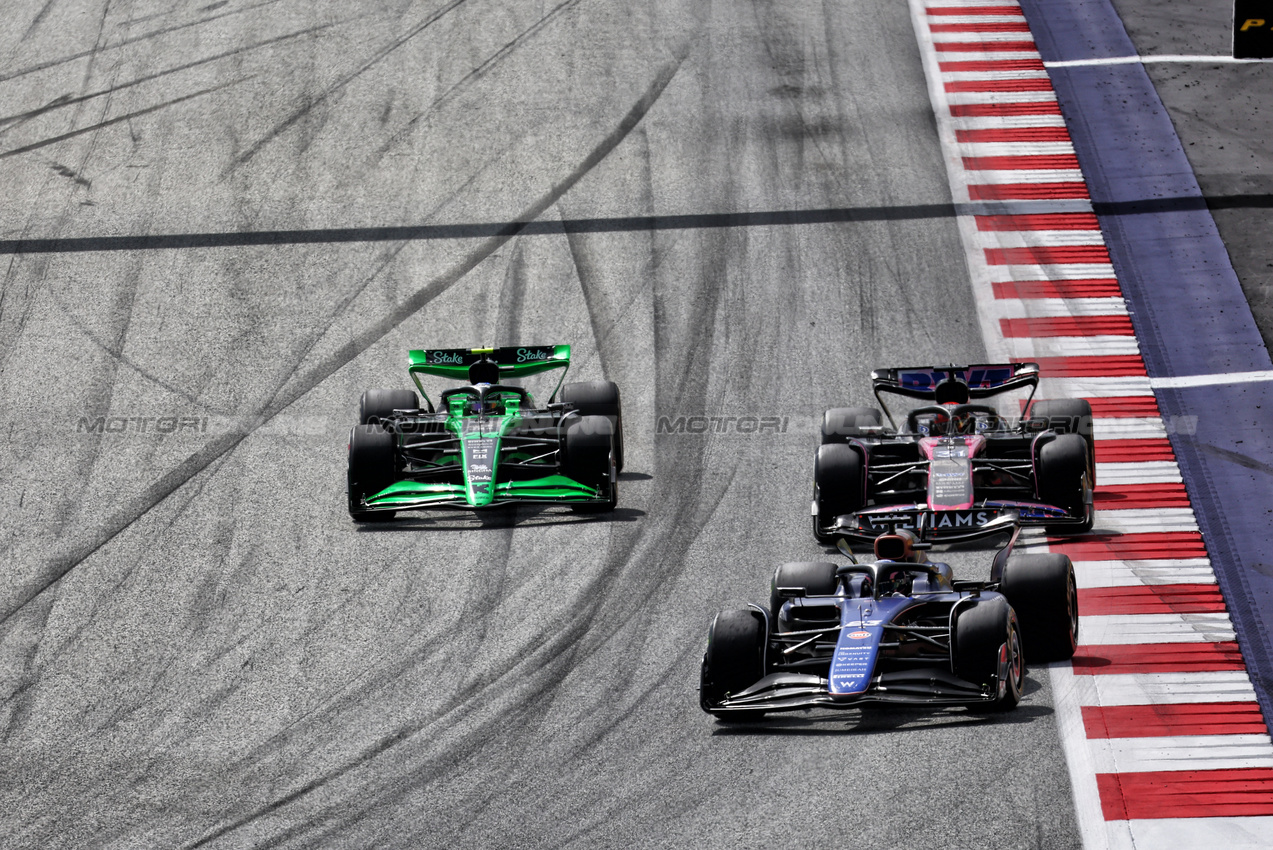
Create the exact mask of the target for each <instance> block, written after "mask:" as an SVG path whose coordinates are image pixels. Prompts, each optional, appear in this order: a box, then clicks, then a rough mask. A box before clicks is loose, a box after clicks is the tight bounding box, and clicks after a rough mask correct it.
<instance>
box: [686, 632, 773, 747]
mask: <svg viewBox="0 0 1273 850" xmlns="http://www.w3.org/2000/svg"><path fill="white" fill-rule="evenodd" d="M764 675H765V624H764V623H763V622H762V620H761V614H760V612H759V611H756V610H753V609H750V608H740V609H737V610H734V611H721V612H720V613H719V614H717V615H716V617H715V618H714V619H713V620H712V625H711V626H710V627H709V629H708V631H707V652H705V653H703V666H702V669H701V674H700V680H699V704H700V705H702V707H703V710H704V711H706V712H708V713H710V714H715V715H716V717H717V718H718V719H719V720H720V721H721V722H723V723H741V722H747V721H751V720H757V719H759V718H760V717H761V716H762V715H764V713H765V712H764V711H759V710H758V711H726V712H720V713H717V712H716V711H715V710H714V709H715V708H716V707H717V706H719V705H720V704H721V702H722V701H723V700H724V699H725V697H726V696H728V695H730V694H736V693H738V692H739V691H742V690H744V689H745V688H748V687H751V686H752V685H754V684H755V683H756V682H758V681H760V679H761V678H763V677H764Z"/></svg>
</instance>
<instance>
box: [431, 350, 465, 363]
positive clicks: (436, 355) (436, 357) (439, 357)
mask: <svg viewBox="0 0 1273 850" xmlns="http://www.w3.org/2000/svg"><path fill="white" fill-rule="evenodd" d="M429 363H431V364H433V365H434V366H444V365H445V366H449V365H455V366H459V365H462V364H463V363H464V355H463V354H459V353H454V354H452V353H448V352H445V351H431V352H429Z"/></svg>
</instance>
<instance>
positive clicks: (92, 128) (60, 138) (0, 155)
mask: <svg viewBox="0 0 1273 850" xmlns="http://www.w3.org/2000/svg"><path fill="white" fill-rule="evenodd" d="M250 79H252V78H251V77H250V76H249V77H239V78H238V79H234V80H230V81H229V82H226V83H222V84H221V85H219V86H213V87H212V88H207V89H201V90H200V91H197V92H193V93H191V94H187V95H182V96H181V97H177V98H173V99H172V100H166V101H164V102H163V103H157V104H155V105H154V106H148V107H146V108H145V109H138V110H136V111H135V112H129V113H126V114H124V115H120V116H117V117H115V118H108V119H106V120H105V121H99V122H98V123H96V124H90V125H89V126H87V127H81V128H80V129H78V130H71V131H69V132H66V133H62V134H60V135H57V136H52V137H50V138H47V139H41V140H40V141H38V142H32V143H30V144H27V145H22V146H21V147H16V148H12V149H10V150H7V151H3V152H0V159H5V158H7V157H11V156H17V155H18V154H23V153H30V152H31V151H34V150H39V149H40V148H45V147H48V146H49V145H55V144H57V143H58V142H64V141H66V140H67V139H73V138H75V137H76V136H82V135H84V134H85V133H95V132H97V131H98V130H101V129H104V128H106V127H110V126H111V125H113V124H119V123H122V122H124V121H131V120H132V119H134V118H140V117H141V116H143V115H149V114H151V113H152V112H159V111H160V110H163V109H167V108H169V107H171V106H176V105H177V104H179V103H185V102H186V101H188V100H194V99H195V98H198V97H203V96H204V95H209V94H214V93H216V92H219V91H221V90H223V89H227V88H230V87H231V86H237V85H238V84H239V83H243V82H247V81H248V80H250ZM109 93H110V92H107V94H109Z"/></svg>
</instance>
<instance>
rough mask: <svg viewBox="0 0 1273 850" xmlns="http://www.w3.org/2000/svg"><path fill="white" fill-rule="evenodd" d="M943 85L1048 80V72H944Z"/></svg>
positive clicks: (942, 76)
mask: <svg viewBox="0 0 1273 850" xmlns="http://www.w3.org/2000/svg"><path fill="white" fill-rule="evenodd" d="M941 79H942V83H964V82H980V81H982V80H1046V79H1049V77H1048V72H1047V71H1044V70H1039V71H943V72H942V75H941Z"/></svg>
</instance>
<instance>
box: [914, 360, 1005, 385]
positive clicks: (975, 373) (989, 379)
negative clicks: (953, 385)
mask: <svg viewBox="0 0 1273 850" xmlns="http://www.w3.org/2000/svg"><path fill="white" fill-rule="evenodd" d="M954 374H955V377H956V378H961V379H963V381H964V382H965V383H967V384H968V386H969V388H970V389H990V388H991V387H997V386H999V385H1000V384H1004V383H1006V382H1007V381H1008V380H1009V379H1011V378H1012V367H1011V366H1002V367H999V368H992V369H967V370H965V369H956V370H954ZM945 377H946V371H945V370H943V371H941V372H934V371H933V370H931V369H905V370H903V371H901V372H898V373H897V382H898V383H899V384H900V385H901V386H902V387H904V388H905V389H908V390H928V389H932V388H933V387H935V386H937V382H938V381H940V380H942V379H943V378H945Z"/></svg>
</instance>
